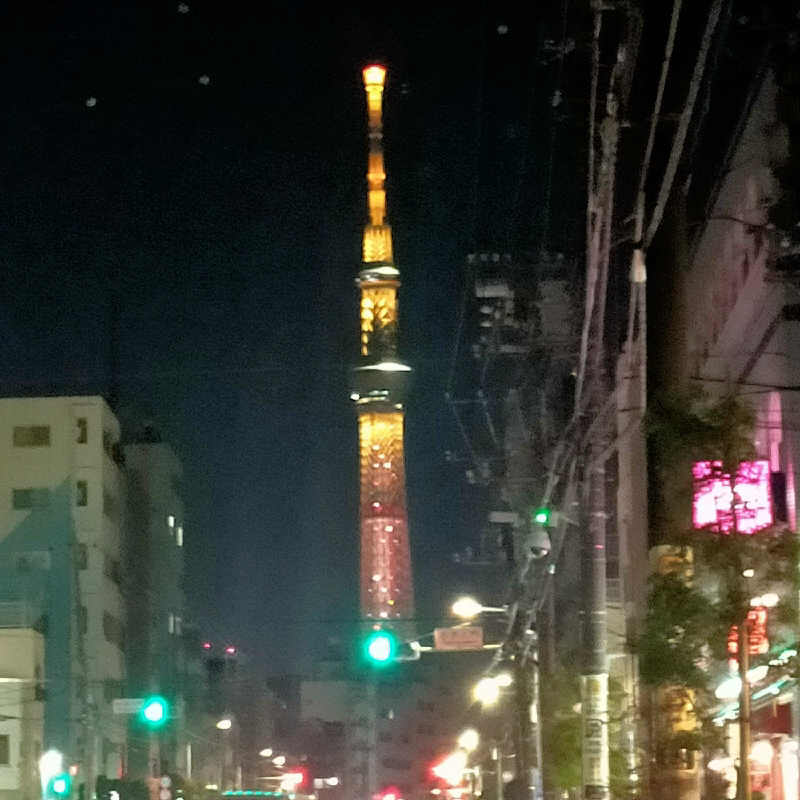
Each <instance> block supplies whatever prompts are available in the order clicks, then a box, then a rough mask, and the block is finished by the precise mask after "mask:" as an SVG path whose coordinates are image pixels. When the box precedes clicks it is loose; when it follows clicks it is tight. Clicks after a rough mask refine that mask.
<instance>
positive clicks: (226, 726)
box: [217, 717, 233, 731]
mask: <svg viewBox="0 0 800 800" xmlns="http://www.w3.org/2000/svg"><path fill="white" fill-rule="evenodd" d="M232 726H233V720H232V719H231V718H230V717H223V718H222V719H220V720H217V728H218V729H219V730H221V731H229V730H230V729H231V727H232Z"/></svg>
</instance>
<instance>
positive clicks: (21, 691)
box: [0, 628, 45, 800]
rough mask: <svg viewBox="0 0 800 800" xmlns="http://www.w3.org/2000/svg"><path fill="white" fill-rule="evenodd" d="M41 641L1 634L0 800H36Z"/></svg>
mask: <svg viewBox="0 0 800 800" xmlns="http://www.w3.org/2000/svg"><path fill="white" fill-rule="evenodd" d="M44 681H45V674H44V638H43V636H42V635H41V634H40V633H37V632H36V631H34V630H31V629H30V628H2V629H0V697H1V698H2V701H0V707H1V708H2V715H0V800H39V797H41V787H40V783H39V767H38V760H39V755H40V753H41V752H42V740H43V737H44V703H43V702H42V699H43V696H44V695H43V686H44Z"/></svg>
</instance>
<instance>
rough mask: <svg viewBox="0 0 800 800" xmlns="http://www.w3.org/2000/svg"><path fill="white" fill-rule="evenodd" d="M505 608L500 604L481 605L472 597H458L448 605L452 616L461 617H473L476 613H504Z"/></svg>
mask: <svg viewBox="0 0 800 800" xmlns="http://www.w3.org/2000/svg"><path fill="white" fill-rule="evenodd" d="M506 610H507V609H505V608H504V607H502V606H484V605H481V604H480V603H479V602H478V601H477V600H476V599H475V598H474V597H459V598H458V600H456V601H455V603H453V605H452V606H450V611H451V612H452V613H453V616H454V617H460V618H461V619H474V618H475V617H477V616H478V614H484V613H491V614H504V613H505V612H506Z"/></svg>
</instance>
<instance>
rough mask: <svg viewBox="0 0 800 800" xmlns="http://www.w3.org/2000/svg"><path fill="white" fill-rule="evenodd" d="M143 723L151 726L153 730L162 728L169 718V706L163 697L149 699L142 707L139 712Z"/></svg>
mask: <svg viewBox="0 0 800 800" xmlns="http://www.w3.org/2000/svg"><path fill="white" fill-rule="evenodd" d="M139 713H140V715H141V718H142V721H143V722H145V724H147V725H149V726H150V727H151V728H158V727H161V725H163V724H164V723H165V722H166V721H167V717H168V716H169V706H168V705H167V701H166V700H165V699H164V698H163V697H159V696H157V695H155V696H153V697H148V698H147V699H146V700H145V701H144V704H143V705H142V710H141V711H140V712H139Z"/></svg>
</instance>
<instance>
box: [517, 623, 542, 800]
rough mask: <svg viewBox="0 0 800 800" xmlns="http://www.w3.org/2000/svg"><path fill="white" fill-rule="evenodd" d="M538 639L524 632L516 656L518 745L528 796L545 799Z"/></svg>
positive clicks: (538, 799)
mask: <svg viewBox="0 0 800 800" xmlns="http://www.w3.org/2000/svg"><path fill="white" fill-rule="evenodd" d="M525 616H527V615H525ZM537 641H538V637H537V636H536V634H535V633H534V632H533V631H532V630H529V631H527V632H525V633H523V634H522V636H521V637H520V645H519V649H518V651H517V655H516V657H515V660H514V664H515V669H514V673H515V674H514V687H515V689H514V691H515V698H514V707H515V711H516V715H517V720H516V726H515V728H516V731H517V745H516V749H517V753H518V754H519V755H518V758H519V762H518V763H519V767H520V768H519V774H518V779H521V780H524V781H525V787H524V788H525V791H524V797H525V798H526V800H542V797H543V795H544V792H543V787H542V727H541V713H540V707H539V656H538V652H537Z"/></svg>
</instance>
